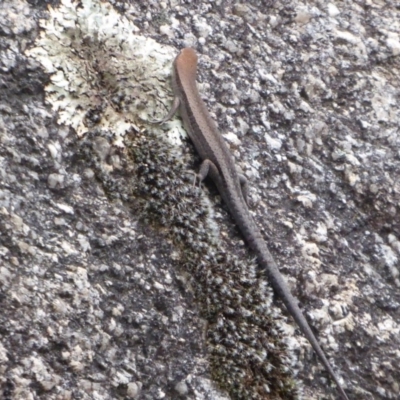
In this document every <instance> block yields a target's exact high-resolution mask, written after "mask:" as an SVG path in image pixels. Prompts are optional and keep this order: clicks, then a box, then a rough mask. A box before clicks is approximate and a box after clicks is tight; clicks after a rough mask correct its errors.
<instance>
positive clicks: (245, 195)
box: [239, 174, 249, 206]
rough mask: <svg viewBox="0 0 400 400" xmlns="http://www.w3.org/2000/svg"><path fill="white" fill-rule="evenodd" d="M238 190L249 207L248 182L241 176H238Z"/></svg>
mask: <svg viewBox="0 0 400 400" xmlns="http://www.w3.org/2000/svg"><path fill="white" fill-rule="evenodd" d="M239 183H240V189H241V190H242V196H243V199H244V201H245V202H246V205H247V206H248V205H249V181H248V180H247V178H246V177H245V176H244V175H243V174H239Z"/></svg>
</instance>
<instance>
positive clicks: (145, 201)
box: [86, 132, 297, 400]
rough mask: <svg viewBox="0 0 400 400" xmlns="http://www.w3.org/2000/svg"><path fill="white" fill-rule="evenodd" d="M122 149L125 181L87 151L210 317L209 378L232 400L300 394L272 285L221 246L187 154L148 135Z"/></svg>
mask: <svg viewBox="0 0 400 400" xmlns="http://www.w3.org/2000/svg"><path fill="white" fill-rule="evenodd" d="M91 140H92V139H88V140H87V142H86V143H90V142H91ZM125 146H126V152H125V153H124V154H123V157H122V159H123V164H122V167H123V168H124V169H125V170H126V171H127V172H126V175H127V179H126V180H125V179H122V180H118V179H115V178H113V176H112V174H111V175H110V174H107V172H106V171H107V169H105V168H102V167H101V161H100V159H98V158H97V160H96V157H95V158H93V154H94V153H95V152H93V151H86V154H87V155H89V154H90V157H91V160H92V164H93V163H94V164H95V167H96V168H95V169H96V171H98V177H99V179H100V181H102V183H103V184H104V187H105V188H106V190H107V192H108V193H109V194H111V193H113V194H112V196H113V197H114V198H115V197H118V198H120V199H123V200H124V201H126V202H127V203H128V204H129V205H130V206H131V207H134V208H135V209H136V212H138V213H140V215H142V218H143V220H145V221H146V223H150V224H152V225H153V226H154V227H158V228H168V229H167V231H168V233H169V235H170V236H171V239H172V241H173V242H174V244H175V246H176V248H177V250H179V254H180V258H179V260H178V264H179V267H180V268H181V269H182V270H183V271H185V272H187V273H189V274H190V275H191V277H192V285H194V290H195V293H196V299H197V302H198V308H199V310H200V312H201V316H202V318H205V319H206V320H207V321H208V332H207V341H208V343H207V346H208V352H209V360H210V365H211V374H212V377H213V379H214V380H215V381H216V382H217V383H218V384H219V385H220V386H221V387H222V388H223V389H225V390H226V391H227V392H228V393H229V394H230V395H231V396H232V398H234V399H286V400H289V399H295V398H297V390H296V384H295V381H294V380H293V377H292V373H291V370H290V354H289V353H288V349H287V348H286V346H285V344H284V343H283V341H282V334H281V332H280V330H279V327H278V323H277V321H276V319H277V313H276V310H275V308H274V307H273V306H272V300H271V299H272V295H271V290H270V289H269V287H268V285H267V284H266V282H265V278H264V277H262V276H260V275H259V273H258V269H257V266H256V265H255V263H254V261H252V260H251V259H248V260H243V258H239V257H237V256H236V255H234V254H229V253H228V252H227V251H226V250H225V247H226V246H225V244H224V243H223V242H221V239H220V238H219V237H218V235H217V234H216V230H215V229H214V228H213V222H212V218H211V216H210V207H209V204H208V203H207V201H206V199H205V197H204V195H203V194H201V193H200V192H199V189H198V188H196V187H194V186H193V174H192V173H191V171H190V170H188V167H187V165H188V164H189V163H190V161H189V157H184V156H183V155H182V154H181V153H180V152H178V151H177V150H176V149H174V148H172V147H171V146H170V145H169V144H168V143H166V142H165V141H164V140H162V138H160V137H159V136H156V135H154V134H152V133H150V132H147V133H145V134H138V133H132V134H130V135H129V136H128V137H127V138H126V140H125ZM93 160H94V161H93ZM128 176H129V178H128Z"/></svg>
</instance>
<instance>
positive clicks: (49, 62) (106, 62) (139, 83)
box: [26, 0, 185, 145]
mask: <svg viewBox="0 0 400 400" xmlns="http://www.w3.org/2000/svg"><path fill="white" fill-rule="evenodd" d="M49 12H50V18H48V19H46V20H42V21H40V25H41V28H42V29H43V30H42V32H41V34H40V36H39V37H38V39H37V41H36V44H35V47H34V48H32V49H29V50H28V51H27V52H26V53H27V55H28V56H31V57H33V58H34V59H35V60H37V61H38V62H40V64H41V65H42V67H43V68H44V69H45V70H46V72H48V73H49V74H51V77H50V80H51V83H50V84H49V85H48V86H47V87H46V101H47V102H48V103H49V104H50V105H51V106H52V108H53V110H54V111H56V112H57V113H58V123H59V124H66V125H69V126H71V127H72V128H74V129H75V130H76V132H77V133H78V135H79V136H82V135H84V134H85V133H86V132H88V130H90V129H91V128H98V129H101V130H112V131H113V133H114V134H115V137H116V142H117V143H118V144H120V145H122V141H120V140H119V138H121V137H122V136H123V135H124V134H125V132H126V131H128V130H130V129H132V128H133V129H135V130H140V129H141V128H143V127H144V125H145V124H144V123H145V122H146V121H149V120H152V119H155V118H154V114H156V116H157V117H160V116H162V115H164V114H165V113H166V111H167V109H168V107H169V105H170V102H171V99H172V92H171V84H170V76H171V63H172V60H173V57H174V56H175V55H176V50H175V49H173V48H171V47H167V46H161V45H160V44H158V43H157V42H156V41H154V40H152V39H149V38H146V37H145V36H141V35H140V34H139V31H140V30H139V28H138V27H136V26H135V25H134V24H133V23H132V22H131V21H129V20H128V19H127V18H125V17H123V16H121V15H120V14H118V13H117V12H116V11H115V10H114V9H113V8H112V7H111V6H110V4H107V3H103V2H100V1H96V0H82V1H80V2H79V4H78V2H74V1H71V0H62V1H61V4H60V6H59V7H58V8H53V7H51V6H49ZM170 128H171V129H169V130H168V133H167V135H168V136H169V138H170V139H171V140H173V141H174V142H176V141H178V142H179V138H180V136H184V135H185V133H184V130H183V128H182V126H181V124H180V123H178V122H176V123H174V122H172V123H171V125H170Z"/></svg>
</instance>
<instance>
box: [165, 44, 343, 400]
mask: <svg viewBox="0 0 400 400" xmlns="http://www.w3.org/2000/svg"><path fill="white" fill-rule="evenodd" d="M196 73H197V55H196V52H195V51H194V50H193V49H191V48H185V49H183V50H182V51H181V52H180V53H179V54H178V56H177V57H176V58H175V61H174V63H173V89H174V94H175V98H174V102H173V105H172V108H171V110H170V112H169V113H168V115H167V116H166V117H165V118H164V119H163V120H162V121H160V123H163V122H165V121H167V120H169V119H170V118H171V117H172V116H173V115H174V114H175V112H176V111H177V110H178V108H179V111H180V114H181V117H182V119H183V122H184V126H185V129H186V131H187V132H188V134H189V137H190V139H191V140H192V142H193V144H194V146H195V148H196V150H197V152H198V153H199V155H200V157H201V158H202V160H203V162H202V164H201V167H200V171H199V174H198V178H199V179H200V181H203V180H204V179H205V178H206V177H207V176H210V177H211V178H212V180H213V181H214V183H215V185H216V186H217V188H218V191H219V192H220V194H221V197H222V198H223V200H224V201H225V203H226V204H227V206H228V208H229V210H230V212H231V214H232V216H233V218H234V219H235V221H236V224H237V225H238V226H239V228H240V230H241V232H242V234H243V236H244V238H245V240H246V242H247V243H248V245H249V246H250V247H251V248H252V250H253V251H254V252H255V253H256V255H257V260H258V263H259V266H260V267H261V268H262V270H264V271H265V272H266V273H267V275H268V278H269V280H270V282H271V285H272V287H273V289H274V290H275V292H276V293H277V294H278V295H279V297H280V298H281V299H282V301H283V302H284V304H285V306H286V308H287V309H288V311H289V313H290V314H291V315H292V317H293V318H294V320H295V321H296V323H297V325H298V326H299V327H300V329H301V331H302V332H303V334H304V335H305V337H306V338H307V340H308V341H309V342H310V344H311V346H312V347H313V349H314V351H315V352H316V353H317V355H318V357H319V359H320V361H321V362H322V364H323V365H324V367H325V368H326V370H327V371H328V372H329V374H330V376H331V377H332V379H333V380H334V382H335V383H336V385H337V387H338V390H339V392H340V394H341V397H342V398H343V399H344V400H349V399H348V397H347V395H346V393H345V392H344V390H343V388H342V386H341V384H340V381H339V379H338V378H337V376H336V374H335V373H334V371H333V369H332V367H331V365H330V363H329V361H328V360H327V358H326V356H325V354H324V352H323V350H322V349H321V346H320V345H319V343H318V341H317V339H316V337H315V335H314V333H313V332H312V330H311V328H310V326H309V324H308V322H307V320H306V319H305V317H304V315H303V313H302V311H301V310H300V308H299V306H298V304H297V300H296V299H295V298H294V297H293V295H292V294H291V292H290V290H289V287H288V285H287V283H286V281H285V279H284V278H283V276H282V274H281V273H280V271H279V269H278V266H277V265H276V263H275V261H274V259H273V257H272V255H271V253H270V252H269V250H268V247H267V245H266V243H265V241H264V239H263V237H262V235H261V232H260V230H259V229H258V227H257V225H256V224H255V222H254V220H253V218H252V216H251V214H250V211H249V209H248V207H247V183H246V179H245V178H244V177H243V176H242V175H240V174H238V173H237V171H236V167H235V163H234V160H233V157H232V155H231V153H230V151H229V149H228V147H227V145H226V143H225V142H224V139H223V137H222V136H221V134H220V133H219V131H218V128H217V125H216V124H215V122H214V121H213V119H212V118H211V116H210V114H209V112H208V110H207V108H206V105H205V104H204V102H203V100H202V99H201V97H200V94H199V92H198V89H197V85H196Z"/></svg>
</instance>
